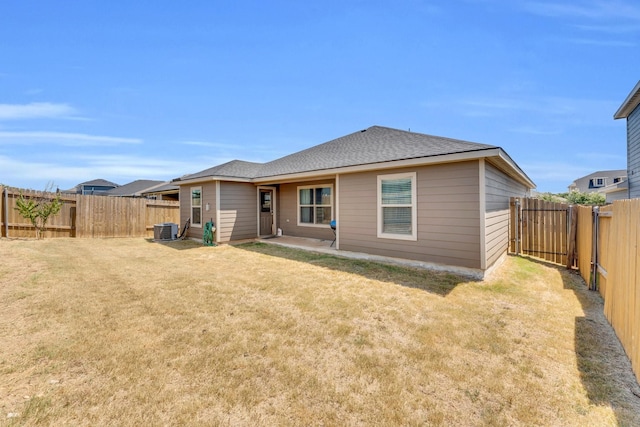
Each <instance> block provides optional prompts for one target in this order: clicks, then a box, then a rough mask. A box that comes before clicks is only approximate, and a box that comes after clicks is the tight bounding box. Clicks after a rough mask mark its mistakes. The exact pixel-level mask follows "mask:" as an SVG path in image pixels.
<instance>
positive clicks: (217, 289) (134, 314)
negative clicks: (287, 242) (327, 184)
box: [0, 239, 640, 426]
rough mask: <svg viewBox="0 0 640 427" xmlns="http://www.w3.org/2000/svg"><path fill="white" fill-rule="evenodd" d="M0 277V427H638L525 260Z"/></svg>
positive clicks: (100, 268)
mask: <svg viewBox="0 0 640 427" xmlns="http://www.w3.org/2000/svg"><path fill="white" fill-rule="evenodd" d="M176 249H180V250H176ZM0 258H1V259H2V260H3V262H2V263H1V264H0V339H1V346H0V348H1V350H0V408H1V410H2V413H0V415H1V416H2V417H1V418H0V424H8V425H12V424H15V425H42V424H45V425H125V426H126V425H131V426H133V425H159V424H161V425H184V424H192V425H193V424H195V425H423V424H424V425H452V424H455V425H576V426H578V425H619V424H620V425H640V399H639V398H638V397H636V395H634V393H637V394H640V390H639V389H638V385H637V384H636V382H635V378H634V377H633V374H632V372H631V368H630V365H629V363H628V361H627V359H626V357H625V356H624V353H623V351H622V349H621V347H620V345H619V343H618V341H617V339H616V338H615V335H614V334H613V332H612V330H611V328H610V327H609V325H608V324H607V322H606V320H605V319H604V317H603V316H602V314H601V313H602V302H601V300H600V298H599V296H598V295H597V294H596V293H592V292H589V291H588V290H586V288H585V287H584V285H583V284H582V282H581V279H580V278H579V277H578V276H577V275H574V274H572V273H570V272H567V271H564V270H562V269H556V268H553V267H549V266H546V265H543V264H539V263H536V262H533V261H530V260H526V259H521V258H509V259H508V260H507V262H506V263H505V264H504V265H503V266H501V267H500V269H499V270H498V271H497V272H496V274H495V275H494V276H493V277H492V278H491V280H487V281H482V282H477V281H476V282H474V281H468V279H465V278H461V277H458V276H455V275H451V274H446V273H433V272H427V271H424V270H415V269H410V268H403V267H397V266H386V265H382V264H377V263H372V262H366V261H355V260H345V259H340V258H336V257H333V256H328V255H319V254H312V253H309V252H302V251H299V250H292V249H287V248H282V247H277V246H271V245H265V244H247V245H241V246H238V247H233V246H219V247H202V246H201V245H199V244H198V243H196V242H189V241H183V242H172V243H168V244H157V243H149V242H148V241H146V240H144V239H111V240H84V239H50V240H45V241H32V240H6V239H4V240H0Z"/></svg>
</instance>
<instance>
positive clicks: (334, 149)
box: [174, 126, 499, 182]
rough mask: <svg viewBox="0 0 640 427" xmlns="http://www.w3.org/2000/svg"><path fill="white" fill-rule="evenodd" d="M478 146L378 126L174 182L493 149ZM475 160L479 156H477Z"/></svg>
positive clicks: (235, 162) (261, 175)
mask: <svg viewBox="0 0 640 427" xmlns="http://www.w3.org/2000/svg"><path fill="white" fill-rule="evenodd" d="M495 149H499V147H497V146H494V145H487V144H479V143H475V142H468V141H462V140H457V139H451V138H444V137H440V136H433V135H426V134H422V133H416V132H408V131H403V130H398V129H392V128H387V127H382V126H372V127H370V128H367V129H364V130H361V131H358V132H354V133H352V134H349V135H346V136H343V137H341V138H337V139H334V140H331V141H329V142H325V143H324V144H320V145H316V146H314V147H311V148H307V149H306V150H302V151H299V152H297V153H293V154H290V155H288V156H285V157H282V158H279V159H276V160H273V161H271V162H267V163H252V162H245V161H241V160H233V161H231V162H228V163H224V164H222V165H219V166H215V167H212V168H209V169H206V170H203V171H200V172H197V173H194V174H190V175H185V176H183V177H180V178H177V179H176V180H174V182H175V181H187V180H193V179H199V178H206V177H220V178H241V179H247V180H252V179H260V178H268V177H274V176H283V175H289V174H296V173H304V172H320V171H324V170H332V169H339V168H345V167H350V166H361V165H370V164H371V165H373V164H380V163H384V162H393V161H399V160H409V159H419V158H426V157H435V156H444V155H449V154H460V153H471V152H478V153H479V152H481V151H484V150H495ZM478 156H479V157H481V156H482V155H481V154H480V153H479V154H478Z"/></svg>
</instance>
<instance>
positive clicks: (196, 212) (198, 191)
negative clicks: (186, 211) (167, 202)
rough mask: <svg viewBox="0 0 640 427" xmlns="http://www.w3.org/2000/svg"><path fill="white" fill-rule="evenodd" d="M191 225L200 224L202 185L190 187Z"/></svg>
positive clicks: (198, 225)
mask: <svg viewBox="0 0 640 427" xmlns="http://www.w3.org/2000/svg"><path fill="white" fill-rule="evenodd" d="M191 225H192V226H196V227H201V226H202V187H192V188H191Z"/></svg>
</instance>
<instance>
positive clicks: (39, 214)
mask: <svg viewBox="0 0 640 427" xmlns="http://www.w3.org/2000/svg"><path fill="white" fill-rule="evenodd" d="M52 190H53V183H49V184H48V185H47V187H46V188H45V190H44V191H43V192H42V193H41V194H40V195H38V196H34V197H29V198H26V197H24V195H23V194H22V192H20V197H18V200H17V201H16V210H17V211H18V212H19V213H20V215H22V217H23V218H26V219H28V220H29V221H31V224H32V225H33V226H34V228H35V229H36V239H43V238H44V232H45V230H46V227H47V221H48V220H49V217H51V216H52V215H56V214H57V213H58V212H60V209H62V199H61V197H60V191H59V190H56V192H55V193H53V191H52Z"/></svg>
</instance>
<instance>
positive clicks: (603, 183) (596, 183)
mask: <svg viewBox="0 0 640 427" xmlns="http://www.w3.org/2000/svg"><path fill="white" fill-rule="evenodd" d="M591 179H592V180H593V181H592V182H593V187H592V188H600V187H605V186H606V185H607V178H605V177H602V176H599V177H597V178H591ZM598 180H602V184H598Z"/></svg>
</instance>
